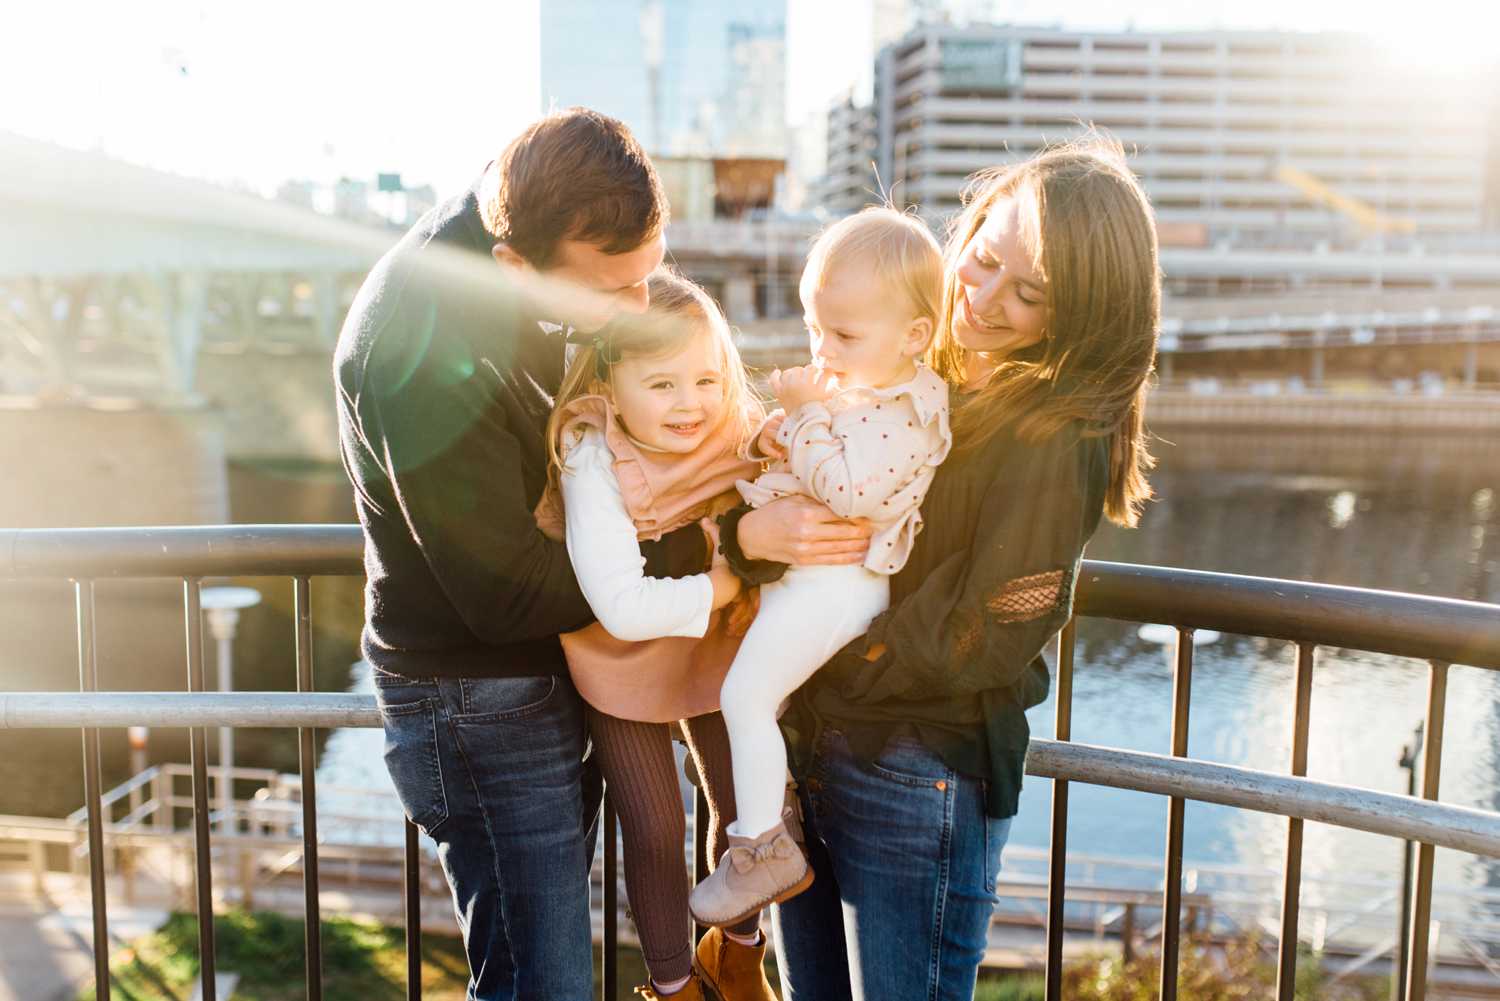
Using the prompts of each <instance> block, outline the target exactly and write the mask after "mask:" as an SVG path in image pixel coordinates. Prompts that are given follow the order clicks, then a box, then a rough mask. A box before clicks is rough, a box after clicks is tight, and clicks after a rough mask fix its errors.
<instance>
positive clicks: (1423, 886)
mask: <svg viewBox="0 0 1500 1001" xmlns="http://www.w3.org/2000/svg"><path fill="white" fill-rule="evenodd" d="M1447 700H1448V665H1447V664H1445V663H1442V662H1441V661H1433V662H1432V673H1431V674H1430V675H1429V677H1428V684H1427V726H1426V731H1427V735H1426V744H1427V749H1426V751H1425V752H1424V753H1425V755H1426V756H1425V757H1424V758H1423V759H1422V798H1423V799H1430V800H1435V799H1437V798H1438V779H1439V778H1440V777H1441V774H1442V767H1443V717H1444V715H1445V710H1446V704H1447ZM1433 852H1434V849H1433V847H1432V845H1430V844H1427V843H1426V842H1423V843H1422V844H1421V845H1419V846H1418V847H1417V885H1416V887H1415V889H1413V891H1412V905H1411V945H1410V946H1409V948H1410V952H1409V954H1408V955H1409V958H1408V959H1407V962H1406V1001H1426V997H1427V963H1428V960H1429V956H1428V954H1427V945H1428V937H1429V935H1430V933H1431V930H1432V869H1433V861H1434V858H1433Z"/></svg>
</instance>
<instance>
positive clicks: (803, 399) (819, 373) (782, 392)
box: [770, 365, 839, 414]
mask: <svg viewBox="0 0 1500 1001" xmlns="http://www.w3.org/2000/svg"><path fill="white" fill-rule="evenodd" d="M770 383H771V392H773V393H775V394H776V400H777V402H778V403H780V404H781V408H782V409H783V410H785V411H786V412H787V413H789V414H792V413H796V412H797V409H798V408H799V407H801V406H803V405H804V404H807V403H821V402H823V401H824V400H826V399H828V398H829V397H830V396H832V395H833V394H835V393H837V392H838V391H839V381H838V378H837V377H835V376H834V374H833V373H832V372H830V371H828V370H827V369H825V368H819V367H818V366H816V365H799V366H797V367H796V368H788V369H776V370H775V371H773V372H772V373H771V378H770Z"/></svg>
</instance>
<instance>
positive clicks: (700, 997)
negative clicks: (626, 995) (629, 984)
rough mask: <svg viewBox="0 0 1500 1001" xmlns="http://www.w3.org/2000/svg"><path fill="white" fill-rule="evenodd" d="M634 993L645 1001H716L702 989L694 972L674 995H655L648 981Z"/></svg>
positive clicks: (701, 982)
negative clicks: (668, 1000) (672, 1000)
mask: <svg viewBox="0 0 1500 1001" xmlns="http://www.w3.org/2000/svg"><path fill="white" fill-rule="evenodd" d="M635 992H636V993H637V994H639V995H640V996H641V997H642V998H644V999H645V1001H667V999H668V998H672V999H674V1001H718V999H717V998H715V997H714V996H713V995H711V994H709V993H708V992H707V991H705V990H704V989H703V981H702V980H699V979H698V974H697V973H696V972H694V973H693V975H692V976H690V977H688V982H687V983H685V984H683V985H682V990H680V991H678V992H677V993H676V994H658V993H656V987H655V986H654V985H653V984H652V983H651V981H649V980H648V981H646V982H645V983H644V984H642V985H641V986H640V987H637V988H636V989H635Z"/></svg>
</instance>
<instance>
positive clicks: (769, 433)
mask: <svg viewBox="0 0 1500 1001" xmlns="http://www.w3.org/2000/svg"><path fill="white" fill-rule="evenodd" d="M785 423H786V414H784V413H780V414H774V415H772V416H771V417H770V418H768V419H767V420H766V423H765V424H764V425H763V426H762V427H761V429H760V437H758V438H756V439H755V452H756V454H757V455H764V456H766V457H767V458H771V459H780V458H782V457H783V456H785V455H786V449H784V448H782V447H781V442H779V441H777V440H776V435H777V434H779V433H780V432H781V425H783V424H785Z"/></svg>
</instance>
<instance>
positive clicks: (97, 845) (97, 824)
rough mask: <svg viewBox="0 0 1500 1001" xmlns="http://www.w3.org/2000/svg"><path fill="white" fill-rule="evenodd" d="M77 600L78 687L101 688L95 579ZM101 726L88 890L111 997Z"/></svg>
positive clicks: (86, 783) (99, 981)
mask: <svg viewBox="0 0 1500 1001" xmlns="http://www.w3.org/2000/svg"><path fill="white" fill-rule="evenodd" d="M73 591H74V595H75V598H76V600H77V604H78V688H79V690H80V691H84V692H97V691H98V690H99V656H98V648H97V645H96V643H95V634H94V626H95V617H94V582H93V581H91V580H80V581H75V582H74V584H73ZM100 771H101V769H100V764H99V730H98V728H97V727H85V728H84V730H83V796H84V804H85V806H86V807H87V809H88V818H89V894H90V897H91V902H92V906H93V911H94V983H95V987H94V993H95V996H96V997H97V998H98V999H99V1001H109V996H110V982H109V912H108V909H107V908H108V902H107V898H106V896H105V885H104V811H103V809H102V808H101V806H100V797H101V796H102V795H103V783H102V782H101V780H100Z"/></svg>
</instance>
